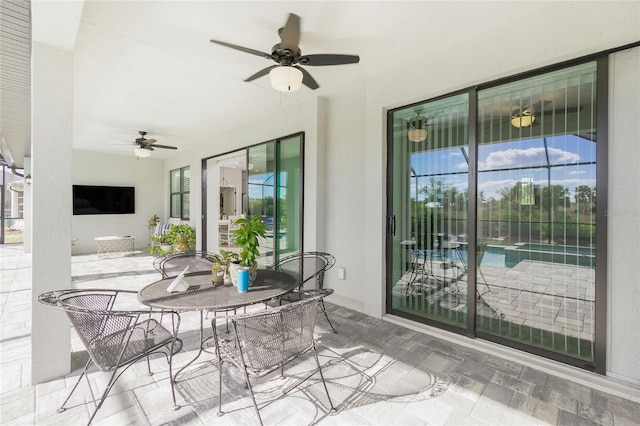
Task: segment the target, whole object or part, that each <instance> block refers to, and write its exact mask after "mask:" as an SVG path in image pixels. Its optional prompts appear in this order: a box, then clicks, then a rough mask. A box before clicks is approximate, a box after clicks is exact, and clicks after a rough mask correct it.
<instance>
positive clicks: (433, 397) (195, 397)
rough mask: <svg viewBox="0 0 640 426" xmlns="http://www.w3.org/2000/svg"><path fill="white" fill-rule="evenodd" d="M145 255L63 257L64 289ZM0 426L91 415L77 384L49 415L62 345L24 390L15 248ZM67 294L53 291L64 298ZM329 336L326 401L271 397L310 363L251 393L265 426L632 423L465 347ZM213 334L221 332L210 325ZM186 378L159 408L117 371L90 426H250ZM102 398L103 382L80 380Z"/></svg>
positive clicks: (616, 403)
mask: <svg viewBox="0 0 640 426" xmlns="http://www.w3.org/2000/svg"><path fill="white" fill-rule="evenodd" d="M151 262H152V258H151V257H150V256H147V255H145V254H140V253H139V254H136V255H135V256H131V257H125V258H120V259H97V258H96V256H95V255H86V256H74V257H73V259H72V275H73V277H72V281H73V283H74V285H77V286H79V287H104V288H116V287H118V288H129V289H139V288H141V287H142V286H144V285H146V284H148V283H149V282H152V281H154V280H156V279H158V278H159V276H158V274H157V272H156V271H154V270H153V268H152V267H151ZM0 278H1V279H0V304H1V317H0V320H1V334H0V424H1V425H14V424H15V425H24V424H38V425H48V424H65V425H75V424H79V425H80V424H85V423H86V421H87V420H88V418H89V412H90V410H91V408H92V402H91V397H90V396H89V393H88V392H86V383H81V384H80V388H79V389H78V393H77V394H76V395H74V397H73V398H72V400H71V402H70V404H69V407H70V408H69V409H68V410H67V411H65V412H63V413H59V414H58V413H56V409H57V408H58V407H59V405H60V404H61V402H62V401H63V400H64V398H65V397H66V394H67V393H68V392H69V390H70V388H71V386H72V385H73V383H74V382H75V379H76V378H77V375H78V374H79V367H80V366H81V365H83V364H84V362H83V361H82V359H86V353H85V352H83V351H82V346H81V345H80V343H79V341H78V340H77V338H75V337H72V348H73V350H74V365H76V366H77V367H78V368H76V369H74V371H72V372H71V373H70V374H69V375H67V376H65V377H61V378H59V379H56V380H52V381H50V382H47V383H43V384H39V385H36V386H31V385H30V384H29V382H30V330H31V316H30V310H31V307H30V303H31V291H30V256H29V255H24V254H22V246H0ZM66 286H68V285H61V288H62V287H66ZM327 307H328V309H329V315H330V317H331V319H332V321H333V323H334V325H335V326H336V328H337V330H338V334H333V333H331V332H330V330H329V328H328V325H327V323H326V322H325V320H324V318H323V317H322V316H319V317H318V325H317V329H316V331H317V339H318V342H319V344H318V350H319V353H320V362H321V364H322V365H323V371H324V373H325V378H326V379H327V382H328V386H329V392H330V394H331V397H332V400H333V403H334V405H335V406H336V407H337V408H338V413H337V414H335V415H330V414H329V413H328V402H327V401H326V396H325V395H324V393H323V390H322V387H321V384H320V382H319V379H318V375H317V374H316V375H314V376H313V378H312V379H311V380H309V381H307V382H305V383H303V384H302V385H301V386H300V387H298V388H296V390H294V391H293V392H291V393H289V395H288V396H286V397H282V396H281V391H282V389H283V388H287V386H289V385H291V384H293V383H295V382H296V380H297V378H299V374H300V373H301V372H302V371H304V370H306V369H307V367H308V366H309V365H310V364H309V363H313V361H312V360H311V359H309V358H305V359H303V360H301V361H300V362H299V363H298V364H297V365H295V366H293V367H291V368H290V369H288V370H286V371H285V373H286V374H285V378H278V377H277V376H268V378H266V379H264V380H262V381H260V382H259V383H258V385H257V386H256V387H255V390H256V391H257V398H258V402H259V404H261V406H262V405H264V408H262V409H261V414H262V417H263V420H264V423H265V424H267V425H271V424H273V425H275V424H286V425H289V424H290V425H303V424H322V425H334V424H335V425H391V424H398V425H410V424H416V425H423V424H435V425H529V424H558V425H632V424H638V422H639V419H640V403H638V400H639V398H638V393H637V392H635V389H632V393H633V396H632V394H631V393H630V394H629V397H628V398H625V397H623V396H616V395H612V394H609V393H605V392H603V391H601V390H597V389H595V388H591V387H587V386H584V385H581V384H578V383H575V382H573V381H569V380H565V379H562V378H559V377H557V376H555V375H551V374H548V373H546V372H544V371H542V370H538V369H535V368H532V367H530V366H526V365H522V364H519V363H517V362H514V361H511V360H507V359H503V358H500V357H497V356H493V355H489V354H487V353H485V352H481V351H478V350H475V349H472V348H469V347H467V346H460V345H457V344H455V343H452V342H450V341H447V340H443V339H440V338H438V337H434V336H430V335H427V334H423V333H420V332H418V331H413V330H410V329H408V328H405V327H402V326H400V325H395V324H393V323H390V322H387V321H383V320H378V319H375V318H372V317H369V316H366V315H364V314H361V313H358V312H355V311H352V310H349V309H345V308H342V307H339V306H337V305H333V304H331V303H327ZM221 326H223V325H221ZM198 327H199V317H198V315H197V314H195V313H183V314H182V325H181V338H183V340H184V342H185V350H183V352H181V353H180V354H179V355H178V356H177V357H176V358H175V360H174V362H175V364H174V365H175V366H177V367H179V366H181V365H184V364H185V363H186V362H187V360H188V359H190V358H191V357H192V356H193V354H194V353H195V349H196V347H197V341H198V331H197V330H198ZM200 359H201V360H202V362H200V360H199V361H198V363H197V364H196V365H195V366H194V367H193V368H190V369H189V370H187V373H185V375H184V377H183V378H181V380H180V381H179V383H178V386H177V398H178V403H179V404H181V405H182V408H181V409H180V410H177V411H173V410H172V408H171V406H172V402H171V395H170V387H169V383H168V378H167V377H168V368H167V364H166V362H164V360H163V359H162V358H156V359H154V360H153V361H152V369H153V371H154V372H155V373H156V374H154V375H153V376H151V377H149V376H147V374H146V367H145V365H144V363H140V364H137V365H135V366H134V367H133V368H131V369H129V370H128V371H127V372H126V373H125V374H124V375H123V376H122V377H121V378H120V380H119V381H118V382H117V385H116V387H115V388H114V389H113V390H112V392H111V394H110V396H109V398H108V399H107V401H106V402H105V404H104V405H103V407H102V409H101V410H100V411H99V412H98V414H97V416H96V419H95V421H94V424H96V425H101V424H102V425H120V424H149V425H161V424H163V425H164V424H173V425H202V424H234V425H240V424H242V425H244V424H257V417H256V416H255V413H254V411H253V408H252V405H251V402H250V398H249V396H248V393H247V392H248V391H247V390H246V389H245V388H244V385H243V382H242V380H241V378H240V377H239V376H238V375H237V374H236V373H235V372H234V370H233V369H230V370H227V369H226V370H225V371H227V373H225V374H227V375H226V376H225V378H226V380H225V388H224V391H223V401H224V407H225V412H226V414H225V416H223V417H217V416H216V413H217V397H216V392H217V391H216V390H217V366H216V364H214V363H212V362H211V361H212V359H213V356H212V355H206V356H203V357H201V358H200ZM90 379H91V381H92V384H93V385H95V386H98V387H101V386H104V383H105V374H104V373H100V372H97V371H96V372H93V373H92V374H90Z"/></svg>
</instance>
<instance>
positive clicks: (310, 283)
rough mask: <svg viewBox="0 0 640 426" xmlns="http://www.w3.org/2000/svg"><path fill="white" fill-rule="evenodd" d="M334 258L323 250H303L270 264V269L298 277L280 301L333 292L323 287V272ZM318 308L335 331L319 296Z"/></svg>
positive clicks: (334, 330) (333, 263) (330, 266)
mask: <svg viewBox="0 0 640 426" xmlns="http://www.w3.org/2000/svg"><path fill="white" fill-rule="evenodd" d="M335 263H336V259H335V257H333V256H332V255H331V254H329V253H324V252H304V253H296V254H292V255H290V256H286V257H283V258H282V259H280V261H279V262H277V263H275V264H273V265H271V266H270V267H269V268H270V269H275V270H277V271H282V272H287V273H289V274H291V275H293V276H295V277H297V278H298V280H299V284H298V288H296V289H295V290H294V291H293V292H291V293H288V294H285V295H284V296H282V297H281V298H280V301H282V300H287V301H296V300H301V299H302V298H304V297H306V296H309V295H313V294H316V293H320V292H322V294H324V295H325V296H327V295H330V294H332V293H333V289H325V288H324V273H325V272H326V271H328V270H329V269H331V268H332V267H333V265H335ZM319 303H320V309H321V310H322V313H323V314H324V317H325V318H326V319H327V322H328V323H329V326H330V327H331V330H332V331H333V332H334V333H337V331H336V329H335V328H334V327H333V324H332V323H331V320H329V316H328V315H327V310H326V308H325V306H324V300H323V298H320V300H319Z"/></svg>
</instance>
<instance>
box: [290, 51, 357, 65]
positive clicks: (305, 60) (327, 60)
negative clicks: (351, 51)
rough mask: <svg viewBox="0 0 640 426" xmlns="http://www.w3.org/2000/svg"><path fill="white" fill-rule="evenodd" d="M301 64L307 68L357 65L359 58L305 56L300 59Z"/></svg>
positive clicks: (355, 56)
mask: <svg viewBox="0 0 640 426" xmlns="http://www.w3.org/2000/svg"><path fill="white" fill-rule="evenodd" d="M299 62H300V63H301V64H304V65H309V66H315V67H319V66H325V65H345V64H357V63H358V62H360V56H358V55H334V54H330V53H329V54H319V55H306V56H303V57H301V58H300V61H299Z"/></svg>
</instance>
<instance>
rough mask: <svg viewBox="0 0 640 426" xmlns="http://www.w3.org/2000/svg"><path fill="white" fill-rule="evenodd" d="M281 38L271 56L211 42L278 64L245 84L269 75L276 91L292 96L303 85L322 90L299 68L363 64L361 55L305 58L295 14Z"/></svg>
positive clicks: (279, 31)
mask: <svg viewBox="0 0 640 426" xmlns="http://www.w3.org/2000/svg"><path fill="white" fill-rule="evenodd" d="M278 35H279V36H280V43H277V44H275V45H274V46H273V47H272V48H271V53H266V52H261V51H259V50H254V49H250V48H248V47H242V46H238V45H235V44H231V43H227V42H224V41H220V40H213V39H212V40H210V41H211V42H212V43H216V44H220V45H222V46H226V47H230V48H231V49H236V50H240V51H242V52H245V53H249V54H252V55H256V56H261V57H263V58H265V59H270V60H272V61H274V62H276V63H277V65H271V66H269V67H267V68H264V69H262V70H260V71H258V72H257V73H255V74H253V75H252V76H251V77H249V78H247V79H246V80H244V81H252V80H255V79H257V78H259V77H262V76H265V75H267V74H269V75H270V77H271V84H272V86H273V87H274V88H275V89H276V90H280V91H283V92H293V91H295V90H297V89H299V88H300V85H301V84H304V85H305V86H307V87H308V88H310V89H312V90H315V89H317V88H318V87H320V86H319V85H318V83H317V82H316V80H315V79H314V78H313V77H312V76H311V74H309V73H308V72H307V71H306V70H305V69H304V68H302V67H300V66H299V65H306V66H327V65H345V64H357V63H358V62H360V57H359V56H358V55H341V54H331V53H324V54H315V55H302V52H301V50H300V46H298V43H299V42H300V17H299V16H298V15H295V14H293V13H290V14H289V18H288V19H287V22H286V24H285V26H284V27H282V28H280V29H279V30H278Z"/></svg>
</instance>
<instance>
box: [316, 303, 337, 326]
mask: <svg viewBox="0 0 640 426" xmlns="http://www.w3.org/2000/svg"><path fill="white" fill-rule="evenodd" d="M320 309H321V310H322V313H323V314H324V317H325V318H326V319H327V322H328V323H329V326H330V327H331V330H333V332H334V333H336V334H337V333H338V332H337V331H336V329H335V328H334V327H333V324H331V320H330V319H329V315H327V309H326V308H325V307H324V300H323V299H320Z"/></svg>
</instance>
